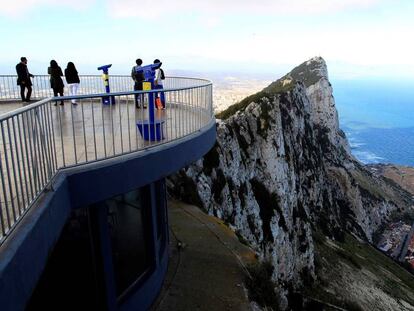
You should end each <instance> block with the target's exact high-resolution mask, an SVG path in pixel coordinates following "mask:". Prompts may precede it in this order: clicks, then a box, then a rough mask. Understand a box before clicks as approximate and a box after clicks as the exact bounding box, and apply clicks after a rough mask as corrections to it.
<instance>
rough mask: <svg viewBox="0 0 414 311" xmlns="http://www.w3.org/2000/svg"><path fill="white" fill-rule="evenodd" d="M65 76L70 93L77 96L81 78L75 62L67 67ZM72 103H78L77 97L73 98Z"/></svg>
mask: <svg viewBox="0 0 414 311" xmlns="http://www.w3.org/2000/svg"><path fill="white" fill-rule="evenodd" d="M65 78H66V82H67V83H68V87H69V95H71V96H76V95H77V94H78V88H79V83H80V79H79V75H78V71H77V70H76V67H75V64H74V63H72V62H69V63H68V66H67V67H66V69H65ZM72 104H73V105H77V103H76V99H72Z"/></svg>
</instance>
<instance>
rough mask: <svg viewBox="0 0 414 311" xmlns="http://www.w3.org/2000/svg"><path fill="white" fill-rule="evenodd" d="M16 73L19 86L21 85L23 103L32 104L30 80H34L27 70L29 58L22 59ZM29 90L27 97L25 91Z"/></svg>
mask: <svg viewBox="0 0 414 311" xmlns="http://www.w3.org/2000/svg"><path fill="white" fill-rule="evenodd" d="M16 72H17V85H20V96H21V98H22V101H24V102H30V96H31V95H32V81H31V80H30V78H33V77H34V75H32V74H31V73H30V72H29V69H27V58H26V57H21V58H20V63H18V64H17V65H16ZM26 88H27V94H26V95H25V89H26Z"/></svg>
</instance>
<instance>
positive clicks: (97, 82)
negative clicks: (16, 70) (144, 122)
mask: <svg viewBox="0 0 414 311" xmlns="http://www.w3.org/2000/svg"><path fill="white" fill-rule="evenodd" d="M79 78H80V87H79V90H78V92H79V94H80V95H81V94H82V95H89V94H99V93H101V92H104V91H105V87H104V84H103V83H102V78H101V75H79ZM177 80H181V81H182V82H183V81H185V82H186V83H188V84H189V85H188V86H192V85H191V83H197V84H199V83H200V81H208V80H205V79H199V78H190V77H176V76H173V77H170V76H167V77H166V80H165V81H164V83H165V87H166V88H174V84H175V83H176V81H177ZM63 82H64V85H65V86H67V83H66V81H65V79H64V78H63ZM109 83H110V86H111V91H112V92H123V91H132V90H133V87H134V82H133V80H132V79H131V76H129V75H110V76H109ZM32 84H33V86H32V89H33V93H32V98H33V99H37V100H39V99H43V98H48V97H52V96H53V91H52V89H51V88H50V77H49V75H35V76H34V78H32ZM183 84H184V82H183V83H181V85H180V86H183ZM19 99H20V87H19V86H18V85H17V75H0V102H1V101H9V100H19Z"/></svg>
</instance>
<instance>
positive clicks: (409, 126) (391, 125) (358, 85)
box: [331, 80, 414, 167]
mask: <svg viewBox="0 0 414 311" xmlns="http://www.w3.org/2000/svg"><path fill="white" fill-rule="evenodd" d="M331 83H332V87H333V91H334V97H335V102H336V107H337V110H338V114H339V123H340V127H341V128H342V129H343V130H344V132H345V134H346V136H347V138H348V141H349V142H350V145H351V149H352V153H353V154H354V156H355V157H356V158H357V159H358V160H360V161H361V162H362V163H365V164H370V163H393V164H399V165H405V166H412V167H414V80H413V81H406V80H399V81H395V80H394V81H386V80H336V81H335V80H333V81H331Z"/></svg>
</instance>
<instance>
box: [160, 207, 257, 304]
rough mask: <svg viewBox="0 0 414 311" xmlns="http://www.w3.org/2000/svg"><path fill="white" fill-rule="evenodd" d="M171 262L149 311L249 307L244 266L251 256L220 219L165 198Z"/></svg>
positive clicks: (250, 260)
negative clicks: (157, 296)
mask: <svg viewBox="0 0 414 311" xmlns="http://www.w3.org/2000/svg"><path fill="white" fill-rule="evenodd" d="M168 209H169V221H170V228H171V230H170V263H169V268H168V273H167V278H166V280H165V282H164V288H163V290H162V292H161V294H160V296H159V298H158V301H156V302H155V304H154V306H153V308H152V311H167V310H168V311H170V310H206V311H207V310H208V311H212V310H251V307H250V303H249V301H248V298H247V290H246V289H245V288H244V285H243V280H244V276H245V273H246V272H245V268H244V267H245V266H246V265H247V264H249V263H254V262H255V261H256V258H255V254H254V252H253V251H252V250H251V249H250V248H248V247H247V246H245V245H243V244H241V243H240V242H239V240H238V238H237V237H236V235H235V234H234V232H233V231H232V230H230V229H229V228H228V227H227V226H226V225H225V224H224V223H223V222H222V221H221V220H220V219H218V218H215V217H212V216H209V215H206V214H205V213H203V212H202V211H201V210H200V209H198V208H197V207H195V206H191V205H187V204H184V203H181V202H177V201H171V202H169V207H168Z"/></svg>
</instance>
